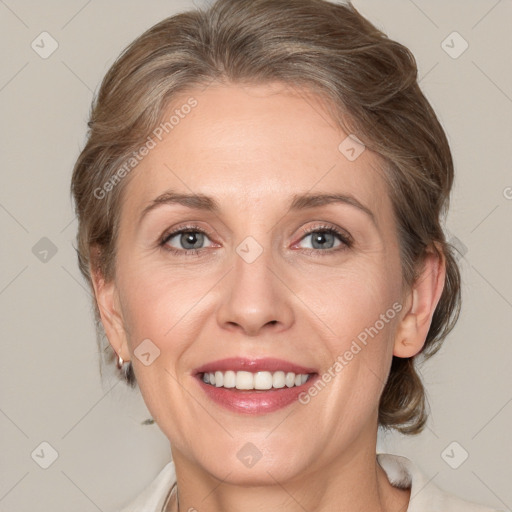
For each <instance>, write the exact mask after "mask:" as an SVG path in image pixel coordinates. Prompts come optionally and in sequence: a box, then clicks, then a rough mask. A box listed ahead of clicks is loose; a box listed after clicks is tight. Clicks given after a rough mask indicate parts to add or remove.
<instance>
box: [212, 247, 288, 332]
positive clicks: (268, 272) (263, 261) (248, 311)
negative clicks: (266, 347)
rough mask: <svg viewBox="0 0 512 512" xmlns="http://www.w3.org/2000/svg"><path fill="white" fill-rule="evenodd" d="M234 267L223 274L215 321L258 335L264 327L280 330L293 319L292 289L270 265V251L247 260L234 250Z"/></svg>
mask: <svg viewBox="0 0 512 512" xmlns="http://www.w3.org/2000/svg"><path fill="white" fill-rule="evenodd" d="M233 260H234V261H233V263H234V268H233V269H232V270H231V272H229V274H228V276H226V280H225V284H224V293H223V294H222V297H221V305H220V307H219V308H218V310H217V321H218V323H219V325H220V326H221V328H223V329H227V330H230V331H236V330H239V331H241V332H242V333H243V334H245V335H247V336H257V335H259V334H261V333H262V331H263V330H265V329H268V330H271V331H272V332H281V331H284V330H286V329H289V328H290V326H291V325H292V323H293V321H294V315H293V308H292V302H293V292H292V291H291V290H290V288H289V287H288V286H287V285H286V280H285V277H284V276H283V275H280V272H279V270H278V269H277V268H276V266H275V265H272V258H271V254H270V251H268V250H266V249H265V250H263V252H262V253H261V254H260V255H259V256H258V257H257V258H256V260H254V261H252V262H250V260H246V259H244V258H243V257H241V256H239V254H238V253H235V254H234V258H233Z"/></svg>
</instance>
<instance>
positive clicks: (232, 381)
mask: <svg viewBox="0 0 512 512" xmlns="http://www.w3.org/2000/svg"><path fill="white" fill-rule="evenodd" d="M223 386H224V387H225V388H234V387H235V386H236V373H235V372H233V371H231V370H229V371H227V372H225V373H224V384H223Z"/></svg>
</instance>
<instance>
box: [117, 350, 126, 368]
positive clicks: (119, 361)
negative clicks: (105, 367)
mask: <svg viewBox="0 0 512 512" xmlns="http://www.w3.org/2000/svg"><path fill="white" fill-rule="evenodd" d="M123 364H124V361H123V358H122V357H121V355H119V354H117V361H116V366H117V369H118V370H120V369H121V368H122V367H123Z"/></svg>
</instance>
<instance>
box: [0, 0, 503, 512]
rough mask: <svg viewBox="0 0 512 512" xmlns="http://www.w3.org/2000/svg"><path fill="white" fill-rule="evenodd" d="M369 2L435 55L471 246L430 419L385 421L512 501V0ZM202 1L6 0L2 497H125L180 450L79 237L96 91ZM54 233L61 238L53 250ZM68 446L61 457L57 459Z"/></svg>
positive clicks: (453, 474)
mask: <svg viewBox="0 0 512 512" xmlns="http://www.w3.org/2000/svg"><path fill="white" fill-rule="evenodd" d="M200 4H201V2H200V0H196V5H200ZM354 4H355V6H356V7H357V8H358V9H359V10H360V11H361V12H362V13H363V14H364V15H365V16H367V17H368V18H369V19H370V20H371V21H372V22H373V23H375V24H376V25H377V26H378V27H379V28H381V29H383V30H384V31H385V32H386V33H387V34H388V35H389V36H390V37H391V38H394V39H396V40H398V41H399V42H401V43H403V44H405V45H406V46H408V47H409V48H410V49H411V50H412V51H413V53H414V54H415V56H416V58H417V61H418V65H419V74H420V77H421V86H422V88H423V90H424V91H425V93H426V95H427V97H428V98H429V100H430V101H431V103H432V105H433V107H434V109H435V110H436V111H437V113H438V115H439V117H440V120H441V122H442V124H443V126H444V127H445V129H446V131H447V134H448V137H449V140H450V143H451V146H452V149H453V154H454V159H455V165H456V173H457V179H456V185H455V190H454V194H453V202H452V208H451V213H450V215H449V218H448V222H447V227H448V229H449V231H450V233H451V234H452V236H453V237H456V242H457V245H458V246H459V248H460V251H461V253H462V254H463V256H461V260H460V261H461V265H462V273H463V285H464V305H463V313H462V316H461V319H460V321H459V323H458V325H457V327H456V329H455V331H454V332H453V333H452V335H451V336H450V337H449V339H448V340H447V342H446V344H445V346H444V348H443V349H442V351H441V352H440V353H438V354H437V355H436V356H435V357H434V358H433V359H432V360H431V361H430V362H428V363H427V364H426V365H425V366H424V368H423V371H422V373H423V376H424V379H425V382H426V386H427V390H428V396H429V402H430V405H431V410H432V413H431V417H430V420H429V424H428V428H427V429H426V430H425V432H424V433H423V434H421V435H420V436H417V437H411V438H405V437H403V436H398V435H385V436H382V437H381V439H380V441H379V450H381V451H389V452H392V453H398V454H404V455H406V456H408V457H410V458H411V459H413V460H414V461H415V462H416V463H417V464H418V465H419V466H420V467H421V468H422V469H423V470H424V471H425V473H426V474H427V475H428V476H429V477H431V479H432V480H431V481H432V482H434V483H436V484H437V485H439V486H440V487H442V488H445V489H447V490H450V491H451V492H453V493H455V494H458V495H460V496H463V497H465V498H466V499H469V500H474V501H478V502H482V503H486V504H488V505H492V506H494V507H497V508H500V509H502V510H508V511H510V510H511V509H512V486H511V485H510V484H511V481H512V478H511V477H512V472H511V470H510V460H511V459H512V448H511V447H512V439H511V419H512V386H511V371H510V369H511V366H512V365H511V363H512V343H511V341H512V340H511V334H510V333H511V331H512V315H511V313H512V272H511V261H512V241H511V234H512V230H511V219H512V173H511V164H510V146H511V142H512V121H511V119H512V70H511V61H512V59H511V50H512V35H511V32H512V31H511V30H510V26H511V22H512V2H511V1H510V0H501V1H496V0H478V1H471V2H470V1H463V0H458V1H456V0H452V1H442V0H435V1H428V2H427V1H426V0H415V1H412V0H392V1H390V0H387V1H384V0H382V1H376V0H373V1H372V0H356V1H355V2H354ZM192 7H194V4H193V2H192V1H186V0H182V1H175V0H173V1H169V0H166V1H164V0H152V1H151V2H143V1H142V0H132V1H129V2H127V1H122V0H111V1H108V2H107V1H104V0H103V1H100V0H90V1H85V0H72V1H67V2H63V1H61V2H59V1H56V0H51V1H46V2H36V1H35V0H33V1H26V0H0V38H1V46H0V52H1V56H2V60H1V62H2V66H1V67H0V107H1V112H2V116H1V130H2V131H1V137H0V141H1V155H2V161H1V163H2V167H1V173H0V176H1V181H0V229H1V247H2V250H1V262H0V311H1V315H2V320H1V336H2V357H1V358H0V385H1V387H0V431H1V445H0V450H1V452H0V461H1V462H0V512H7V511H14V510H15V511H17V512H25V511H31V512H32V511H33V510H45V511H46V510H48V511H49V510H51V511H53V512H61V511H62V512H64V511H66V512H69V511H70V510H73V511H84V512H89V511H91V512H93V511H98V510H100V511H104V512H109V511H113V510H116V508H118V507H119V506H120V505H121V504H122V503H124V502H126V500H128V499H130V498H132V497H133V496H135V495H136V494H137V493H138V492H139V491H140V490H142V488H143V487H145V486H146V485H147V484H148V483H149V482H150V481H151V480H152V479H153V478H154V477H155V476H156V474H157V472H158V471H159V470H160V469H161V468H162V467H163V465H164V464H165V463H166V462H167V461H168V460H169V457H170V449H169V446H168V441H167V439H166V438H165V437H164V435H163V434H162V433H161V432H160V431H159V429H158V427H157V426H156V425H149V426H148V425H143V424H142V423H143V422H144V420H145V419H147V418H149V413H148V411H147V409H146V408H145V405H144V403H143V401H142V398H141V397H140V394H139V392H138V391H131V390H129V389H128V388H127V387H126V386H125V385H124V384H122V383H119V381H118V380H117V379H116V377H115V374H114V373H113V372H112V373H110V374H107V375H106V376H105V378H104V379H103V381H102V380H101V379H100V376H99V373H98V354H97V351H96V343H95V336H94V329H93V322H92V310H91V306H90V301H89V295H88V292H87V290H86V289H85V283H84V282H83V280H82V278H81V276H80V274H79V271H78V267H77V264H76V256H75V252H74V249H73V247H72V243H73V241H74V236H75V231H76V226H77V224H76V220H75V219H74V214H73V210H72V205H71V201H70V197H69V181H70V176H71V170H72V166H73V163H74V161H75V159H76V158H77V156H78V153H79V150H80V149H81V148H82V147H83V144H84V136H85V131H86V121H87V116H88V112H89V106H90V102H91V99H92V96H93V92H94V91H95V90H96V89H97V87H98V85H99V82H100V80H101V78H102V77H103V75H104V74H105V72H106V71H107V69H108V68H109V67H110V65H111V64H112V63H113V61H114V59H115V58H116V57H117V55H118V54H119V53H120V51H121V50H122V49H123V48H124V47H125V46H126V45H127V44H128V43H129V42H131V41H132V40H133V39H134V38H135V37H136V36H138V35H139V34H140V33H141V32H142V31H143V30H145V29H147V28H149V27H150V26H151V25H153V24H154V23H156V22H157V21H160V20H161V19H163V18H164V17H166V16H169V15H172V14H174V13H175V12H178V11H180V10H184V9H189V8H192ZM43 31H47V32H48V33H49V34H51V36H52V37H53V38H54V39H55V40H56V41H57V42H58V45H59V46H58V48H57V50H56V51H55V52H54V53H53V54H52V55H51V56H49V57H48V58H46V59H43V58H41V57H40V55H39V54H38V53H36V51H34V50H33V49H32V47H31V43H32V42H33V41H34V40H35V41H36V43H37V42H38V41H39V46H40V47H41V46H43V44H42V43H41V42H40V40H41V38H40V37H39V35H40V34H41V32H43ZM454 31H456V32H458V33H459V34H460V36H461V37H462V38H463V39H464V40H465V41H467V43H468V44H469V46H468V48H467V50H466V51H465V52H464V53H462V54H461V55H460V56H458V57H457V58H453V57H452V56H450V55H449V54H448V53H447V52H446V51H445V49H446V50H448V51H451V52H452V54H454V53H458V52H459V51H460V50H461V49H462V44H463V41H462V39H460V38H458V36H456V35H455V36H453V35H451V34H452V33H453V32H454ZM449 36H450V37H449ZM447 38H448V39H447ZM45 41H46V42H45V43H44V47H45V48H46V50H45V51H47V50H48V48H50V46H49V40H48V39H46V40H45ZM443 41H446V42H445V43H444V44H443ZM450 47H452V48H451V49H450ZM40 51H43V48H40ZM43 237H46V238H48V239H49V240H50V241H51V243H52V244H54V246H55V249H56V250H57V252H56V253H55V254H54V255H52V252H51V250H50V251H49V252H48V253H45V252H44V251H45V250H48V247H49V243H48V241H47V240H44V241H43V242H40V240H41V239H42V238H43ZM34 246H35V249H33V248H34ZM45 259H46V261H44V260H45ZM454 441H455V442H456V443H458V444H456V445H452V446H451V447H449V445H450V444H451V443H452V442H454ZM42 442H47V443H49V444H50V445H51V447H53V448H50V447H48V446H47V445H43V446H40V444H41V443H42ZM447 447H449V448H448V450H447V451H446V452H445V451H444V450H445V449H446V448H447ZM52 449H53V450H55V451H56V452H57V453H58V457H57V459H56V460H55V461H54V462H53V464H51V465H50V466H49V467H48V469H42V468H41V467H40V464H43V465H44V464H45V463H46V464H48V463H49V462H51V454H52ZM465 452H467V453H468V454H469V457H468V458H467V460H465V461H464V462H463V463H462V464H461V465H460V466H459V467H458V468H457V469H452V467H450V465H449V464H448V462H450V463H451V464H452V465H457V464H459V463H460V462H461V460H462V459H463V456H464V454H465ZM442 453H444V456H442ZM31 454H33V455H31Z"/></svg>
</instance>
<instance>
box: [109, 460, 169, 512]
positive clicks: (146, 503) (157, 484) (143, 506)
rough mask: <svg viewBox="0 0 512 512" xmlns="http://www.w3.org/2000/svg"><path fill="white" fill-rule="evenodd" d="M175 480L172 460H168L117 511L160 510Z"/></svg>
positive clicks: (142, 511) (144, 511)
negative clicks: (131, 498)
mask: <svg viewBox="0 0 512 512" xmlns="http://www.w3.org/2000/svg"><path fill="white" fill-rule="evenodd" d="M175 482H176V471H175V468H174V462H173V461H170V462H169V463H167V464H166V465H165V466H164V467H163V469H162V470H161V471H160V473H158V475H157V476H156V478H155V479H154V480H153V481H152V482H151V483H150V484H149V485H148V486H147V487H146V488H145V489H144V490H143V491H142V492H141V493H140V494H138V495H137V497H136V498H135V499H133V500H132V501H130V503H128V504H127V505H125V506H124V507H123V508H122V509H121V510H120V511H119V512H149V511H151V512H153V511H155V512H156V511H160V510H162V507H163V506H164V503H165V501H166V500H167V496H168V494H169V493H170V491H171V489H172V486H173V485H174V483H175Z"/></svg>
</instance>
